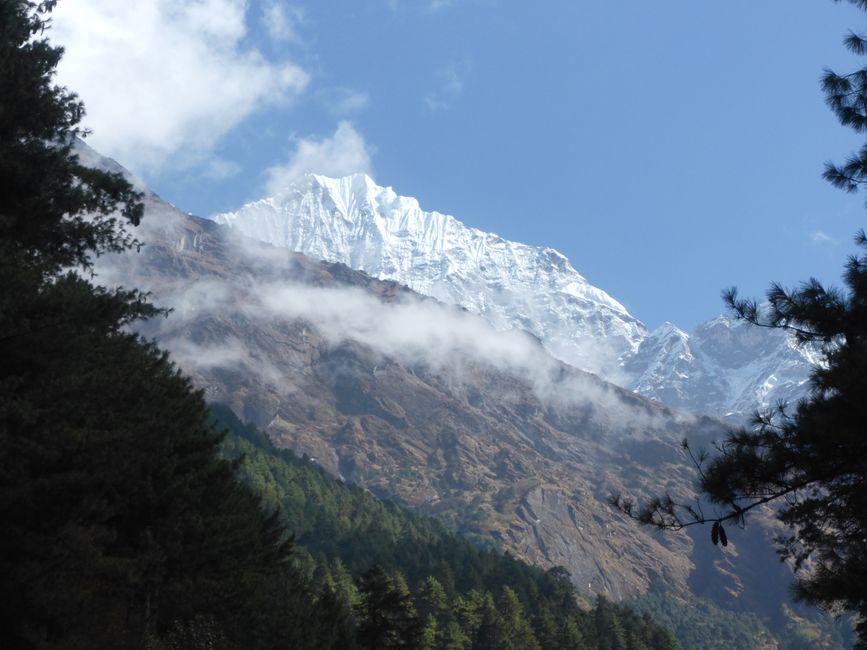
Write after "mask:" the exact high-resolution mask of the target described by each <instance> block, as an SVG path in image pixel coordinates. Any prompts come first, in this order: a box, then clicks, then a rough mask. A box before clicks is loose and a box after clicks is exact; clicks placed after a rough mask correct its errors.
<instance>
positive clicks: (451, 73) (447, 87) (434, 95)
mask: <svg viewBox="0 0 867 650" xmlns="http://www.w3.org/2000/svg"><path fill="white" fill-rule="evenodd" d="M437 77H438V78H439V81H440V85H439V88H437V90H435V91H433V92H431V93H429V94H428V95H427V96H426V97H425V99H424V101H425V104H427V107H428V108H429V109H430V110H432V111H437V110H445V109H449V108H451V107H452V104H453V103H454V102H455V100H456V99H457V98H458V97H460V96H461V93H463V92H464V77H465V71H464V70H463V69H462V68H461V67H460V66H458V64H457V63H455V62H452V63H449V64H448V65H447V66H446V67H444V68H442V69H441V70H440V71H439V72H438V73H437Z"/></svg>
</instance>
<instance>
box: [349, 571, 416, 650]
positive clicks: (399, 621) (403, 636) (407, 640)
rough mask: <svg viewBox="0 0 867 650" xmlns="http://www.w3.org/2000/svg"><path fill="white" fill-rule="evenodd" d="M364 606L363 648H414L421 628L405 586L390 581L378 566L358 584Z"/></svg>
mask: <svg viewBox="0 0 867 650" xmlns="http://www.w3.org/2000/svg"><path fill="white" fill-rule="evenodd" d="M358 590H359V592H360V594H361V598H362V600H361V603H359V604H358V605H357V606H356V608H355V610H356V616H357V618H358V633H357V638H358V644H359V645H360V646H361V647H362V648H371V649H374V648H375V649H379V648H382V649H386V648H415V647H417V646H418V642H419V638H420V636H421V632H422V626H421V623H420V621H419V619H418V616H417V614H416V610H415V606H414V604H413V602H412V597H411V595H410V593H409V590H408V589H407V588H406V583H405V582H403V581H402V580H401V579H399V577H397V578H391V577H389V576H388V575H387V574H386V573H385V571H384V570H383V569H382V567H380V566H379V565H374V566H373V567H371V568H370V569H369V570H368V571H367V572H366V573H365V574H364V575H363V576H361V579H360V581H359V585H358Z"/></svg>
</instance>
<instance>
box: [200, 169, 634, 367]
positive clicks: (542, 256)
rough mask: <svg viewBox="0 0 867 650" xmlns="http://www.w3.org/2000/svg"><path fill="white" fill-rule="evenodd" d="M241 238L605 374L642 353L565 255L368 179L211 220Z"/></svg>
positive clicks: (314, 178)
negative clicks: (518, 336) (479, 321)
mask: <svg viewBox="0 0 867 650" xmlns="http://www.w3.org/2000/svg"><path fill="white" fill-rule="evenodd" d="M214 219H215V220H216V221H217V222H218V223H222V224H225V225H228V226H230V227H232V228H235V229H237V230H239V231H240V232H241V233H243V234H245V235H247V236H250V237H253V238H256V239H259V240H262V241H266V242H268V243H271V244H274V245H276V246H283V247H286V248H290V249H292V250H296V251H300V252H303V253H306V254H308V255H312V256H314V257H318V258H320V259H324V260H329V261H333V262H342V263H344V264H346V265H348V266H350V267H352V268H355V269H359V270H362V271H365V272H367V273H368V274H370V275H372V276H374V277H377V278H379V279H388V280H396V281H398V282H401V283H403V284H406V285H408V286H409V287H410V288H412V289H414V290H415V291H418V292H419V293H422V294H425V295H429V296H432V297H434V298H437V299H438V300H441V301H443V302H447V303H451V304H457V305H461V306H462V307H464V308H466V309H468V310H470V311H474V312H477V313H480V314H482V315H483V316H485V317H486V318H487V319H488V320H489V321H490V322H492V323H493V324H494V325H495V326H496V327H499V328H501V329H507V328H511V327H520V328H523V329H526V330H528V331H530V332H531V333H532V334H534V335H535V336H537V337H538V338H539V339H541V340H542V341H543V343H544V344H545V345H546V346H547V347H548V349H549V350H551V351H552V352H553V353H554V354H555V355H556V356H558V357H560V358H561V359H563V360H564V361H567V362H569V363H571V364H573V365H576V366H578V367H580V368H584V369H587V370H591V371H593V372H596V373H599V374H603V375H608V374H610V370H611V369H612V368H616V367H617V364H618V360H619V358H620V356H622V355H623V354H626V353H632V352H634V351H635V350H637V349H638V345H639V344H640V342H641V340H642V339H643V338H644V337H645V336H646V331H645V328H644V326H643V325H642V324H641V323H640V322H639V321H638V320H637V319H635V318H633V317H632V316H631V315H630V314H629V312H628V311H627V310H626V309H625V308H624V307H623V305H621V304H620V303H619V302H618V301H617V300H615V299H614V298H612V297H611V296H609V295H608V294H607V293H605V292H604V291H603V290H602V289H599V288H597V287H594V286H593V285H591V284H590V283H589V282H588V281H587V280H586V279H585V278H584V277H583V276H582V275H581V274H580V273H578V272H577V271H576V270H575V269H574V268H573V267H572V265H571V264H570V263H569V260H567V259H566V257H565V256H564V255H562V254H561V253H559V252H557V251H555V250H554V249H552V248H544V247H537V246H528V245H526V244H521V243H517V242H512V241H508V240H506V239H503V238H502V237H500V236H498V235H496V234H493V233H487V232H483V231H481V230H478V229H476V228H471V227H469V226H467V225H465V224H463V223H461V222H460V221H458V220H457V219H456V218H455V217H453V216H451V215H445V214H442V213H439V212H435V211H425V210H423V209H422V208H421V207H420V206H419V203H418V201H417V200H416V199H414V198H410V197H405V196H400V195H398V194H397V193H396V192H395V191H394V190H393V189H392V188H390V187H381V186H379V185H377V184H376V183H375V182H374V181H373V180H372V179H371V178H370V177H369V176H366V175H364V174H354V175H352V176H346V177H344V178H328V177H326V176H321V175H318V174H307V175H305V176H304V177H303V178H302V179H301V180H300V181H299V182H297V183H296V184H294V185H292V186H289V187H287V188H286V189H285V190H284V191H283V192H281V193H280V194H279V195H278V196H275V197H271V198H268V199H263V200H261V201H257V202H255V203H250V204H248V205H246V206H244V207H243V208H241V209H240V210H238V211H237V212H235V213H226V214H220V215H217V216H216V217H214Z"/></svg>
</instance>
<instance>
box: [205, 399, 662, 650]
mask: <svg viewBox="0 0 867 650" xmlns="http://www.w3.org/2000/svg"><path fill="white" fill-rule="evenodd" d="M213 413H214V414H215V418H216V420H217V422H218V424H219V425H220V426H222V427H225V428H226V429H227V430H228V431H229V434H228V436H227V439H226V441H225V442H224V445H223V447H224V452H225V453H226V454H227V456H228V457H230V458H241V459H243V460H242V463H241V465H240V467H239V476H240V477H241V478H242V480H244V481H245V482H246V483H247V484H249V485H250V486H252V487H253V488H254V489H255V490H256V492H257V493H259V494H262V495H263V496H264V499H265V502H266V505H267V506H269V507H272V508H276V509H278V510H279V512H281V513H282V517H283V518H284V521H285V522H286V524H287V525H288V526H289V527H290V528H291V529H292V531H293V533H294V537H295V553H294V555H295V561H294V566H295V568H296V569H297V570H298V571H299V573H300V574H302V575H303V576H304V579H305V580H306V585H307V588H309V589H311V590H312V592H313V594H314V596H313V597H314V598H315V599H317V600H318V601H320V602H327V603H337V604H339V605H340V606H342V608H343V609H342V611H343V612H344V617H345V618H344V619H343V621H342V624H343V625H344V626H345V631H344V632H343V633H342V635H341V638H342V639H344V643H348V641H347V640H348V639H350V638H354V643H355V644H356V646H357V647H362V648H388V647H413V648H454V649H459V648H503V649H506V648H555V649H556V648H576V649H583V648H588V649H590V648H593V649H595V648H605V649H609V648H610V649H612V650H613V649H622V650H627V649H629V650H633V649H634V650H639V649H645V648H646V649H651V648H660V649H661V648H676V647H678V646H677V644H676V643H675V641H674V639H673V637H672V636H671V635H670V634H669V633H668V632H667V631H665V630H664V629H662V628H661V627H659V626H657V625H656V624H655V623H653V621H652V620H651V618H650V617H649V616H642V615H639V614H636V613H635V612H634V611H632V610H630V609H628V608H626V607H622V606H619V605H614V604H612V603H609V602H607V601H606V600H604V599H600V600H598V601H597V603H596V605H595V607H594V608H593V610H592V611H589V612H588V611H585V610H583V609H581V608H580V607H579V606H578V603H577V600H576V594H575V591H574V589H573V587H572V584H571V582H570V580H569V577H568V574H567V573H566V571H565V570H563V569H553V570H549V571H544V570H542V569H539V568H537V567H532V566H529V565H527V564H525V563H524V562H521V561H519V560H516V559H515V558H513V557H511V556H509V555H508V554H505V553H502V552H499V551H496V550H494V549H492V548H480V547H478V546H476V545H474V544H472V543H470V542H469V541H467V540H466V539H464V538H462V537H459V536H456V535H454V534H451V533H449V532H448V531H447V530H446V529H445V528H444V527H443V525H442V524H440V523H439V522H437V521H435V520H433V519H430V518H425V517H420V516H417V515H414V514H412V513H410V512H409V511H407V510H405V509H403V508H401V507H399V506H396V505H395V504H393V503H388V502H384V501H381V500H379V499H377V498H376V497H374V496H373V495H371V494H370V493H368V492H366V491H364V490H362V489H361V488H359V487H356V486H350V485H345V484H343V483H341V482H339V481H336V480H335V479H333V478H330V477H329V476H327V475H326V474H325V473H324V472H323V471H322V470H321V469H320V468H319V467H318V466H317V465H316V464H315V463H314V462H311V461H310V460H309V459H299V458H298V457H296V456H295V455H294V454H292V453H291V452H289V451H287V450H278V449H276V448H274V447H273V446H272V445H271V443H270V441H269V440H268V438H267V437H266V436H264V434H262V433H261V432H259V431H257V430H256V429H254V428H253V427H250V426H247V425H244V424H242V423H241V422H240V421H238V419H237V418H236V417H235V416H234V415H233V414H232V413H231V411H230V410H228V409H227V408H225V407H222V406H215V407H213ZM329 629H330V628H329ZM307 630H308V632H309V633H310V634H311V635H314V636H315V632H314V631H313V630H312V629H311V628H310V626H309V625H308V626H307ZM345 647H352V646H351V645H346V646H345Z"/></svg>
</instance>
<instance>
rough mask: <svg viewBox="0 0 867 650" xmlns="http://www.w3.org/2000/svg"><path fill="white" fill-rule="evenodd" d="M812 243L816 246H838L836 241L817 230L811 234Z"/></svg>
mask: <svg viewBox="0 0 867 650" xmlns="http://www.w3.org/2000/svg"><path fill="white" fill-rule="evenodd" d="M810 241H811V242H813V243H814V244H820V245H821V244H836V243H838V242H837V240H836V239H834V238H833V237H831V235H829V234H828V233H826V232H824V231H822V230H815V231H813V232H811V233H810Z"/></svg>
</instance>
